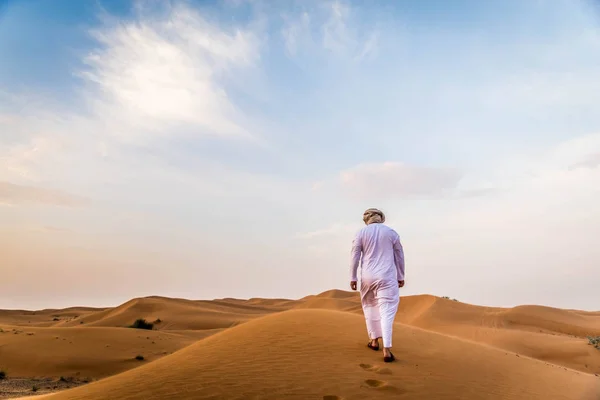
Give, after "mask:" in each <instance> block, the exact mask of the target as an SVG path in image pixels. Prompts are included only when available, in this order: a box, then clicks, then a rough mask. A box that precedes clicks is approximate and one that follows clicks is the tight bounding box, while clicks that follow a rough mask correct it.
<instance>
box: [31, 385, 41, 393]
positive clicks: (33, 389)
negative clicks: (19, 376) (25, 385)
mask: <svg viewBox="0 0 600 400" xmlns="http://www.w3.org/2000/svg"><path fill="white" fill-rule="evenodd" d="M38 390H40V388H38V387H37V386H35V385H33V387H32V388H31V391H32V392H37V391H38Z"/></svg>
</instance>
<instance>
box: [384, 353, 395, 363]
mask: <svg viewBox="0 0 600 400" xmlns="http://www.w3.org/2000/svg"><path fill="white" fill-rule="evenodd" d="M395 360H396V357H394V354H393V353H392V352H391V351H390V356H389V357H383V361H384V362H386V363H389V362H392V361H395Z"/></svg>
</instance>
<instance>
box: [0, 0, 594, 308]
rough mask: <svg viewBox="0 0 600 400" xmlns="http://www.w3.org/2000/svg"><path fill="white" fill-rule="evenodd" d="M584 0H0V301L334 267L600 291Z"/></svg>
mask: <svg viewBox="0 0 600 400" xmlns="http://www.w3.org/2000/svg"><path fill="white" fill-rule="evenodd" d="M599 199H600V3H598V2H597V1H591V0H553V1H547V0H527V1H523V0H493V1H487V2H481V1H476V0H472V1H467V0H459V1H453V2H446V1H440V0H424V1H421V2H413V1H408V0H406V1H397V2H388V1H375V0H370V1H366V0H365V1H358V0H357V1H342V0H335V1H329V0H327V1H316V0H315V1H312V0H306V1H305V0H302V1H300V0H298V1H286V2H272V1H260V0H223V1H219V2H217V1H191V0H190V1H176V0H173V1H170V2H165V1H153V0H147V1H141V0H140V1H132V2H129V1H121V0H89V1H88V0H86V1H79V2H73V1H71V0H54V1H52V2H50V1H45V0H8V1H7V0H0V266H1V267H0V274H1V279H0V308H5V309H6V308H11V309H12V308H18V309H42V308H59V307H67V306H76V305H86V306H116V305H118V304H121V303H123V302H125V301H127V300H129V299H131V298H134V297H140V296H149V295H161V296H169V297H178V298H188V299H213V298H225V297H236V298H252V297H263V298H265V297H268V298H272V297H278V298H292V299H296V298H301V297H303V296H306V295H310V294H317V293H320V292H322V291H325V290H329V289H343V290H349V279H350V246H351V242H352V239H353V237H354V235H355V233H356V232H357V231H358V230H359V229H360V228H361V227H362V226H364V224H363V222H362V213H363V211H364V210H365V209H367V208H369V207H378V208H380V209H381V210H383V211H384V212H385V214H386V218H387V219H386V224H388V225H389V226H391V227H392V228H394V229H395V230H396V231H397V232H398V234H399V235H400V238H401V241H402V244H403V246H404V251H405V259H406V285H405V287H404V288H403V289H402V295H403V296H408V295H413V294H433V295H437V296H450V297H452V298H456V299H458V300H460V301H463V302H467V303H473V304H480V305H488V306H501V307H511V306H516V305H520V304H541V305H547V306H552V307H561V308H577V309H583V310H600V296H598V287H599V282H600V268H599V267H600V246H599V245H598V243H597V241H598V238H600V201H599Z"/></svg>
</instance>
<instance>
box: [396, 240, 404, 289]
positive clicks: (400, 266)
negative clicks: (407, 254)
mask: <svg viewBox="0 0 600 400" xmlns="http://www.w3.org/2000/svg"><path fill="white" fill-rule="evenodd" d="M394 263H395V264H396V271H397V272H398V281H403V280H404V249H403V248H402V243H401V242H400V236H398V235H397V234H396V239H395V240H394Z"/></svg>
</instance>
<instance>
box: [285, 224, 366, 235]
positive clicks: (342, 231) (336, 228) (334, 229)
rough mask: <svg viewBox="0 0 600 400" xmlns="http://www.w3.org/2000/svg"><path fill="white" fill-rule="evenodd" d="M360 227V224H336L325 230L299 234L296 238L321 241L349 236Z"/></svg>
mask: <svg viewBox="0 0 600 400" xmlns="http://www.w3.org/2000/svg"><path fill="white" fill-rule="evenodd" d="M359 227H360V225H358V224H349V223H334V224H332V225H330V226H328V227H326V228H323V229H318V230H315V231H310V232H303V233H298V234H297V235H296V237H297V238H299V239H320V238H324V237H325V238H327V237H331V236H336V235H348V234H349V233H353V232H356V230H357V229H358V228H359Z"/></svg>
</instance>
